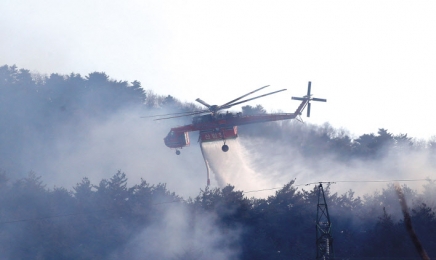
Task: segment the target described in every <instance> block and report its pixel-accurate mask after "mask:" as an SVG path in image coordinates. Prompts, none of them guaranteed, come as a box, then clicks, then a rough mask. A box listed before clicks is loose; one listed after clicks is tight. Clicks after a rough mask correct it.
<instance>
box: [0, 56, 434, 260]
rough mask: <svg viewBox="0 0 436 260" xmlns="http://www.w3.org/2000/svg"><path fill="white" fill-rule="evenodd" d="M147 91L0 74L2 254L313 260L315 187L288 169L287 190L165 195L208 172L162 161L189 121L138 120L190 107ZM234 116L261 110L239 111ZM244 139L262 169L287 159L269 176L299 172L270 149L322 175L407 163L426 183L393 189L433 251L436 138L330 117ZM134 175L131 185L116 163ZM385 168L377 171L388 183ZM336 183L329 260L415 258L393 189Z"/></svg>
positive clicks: (188, 162)
mask: <svg viewBox="0 0 436 260" xmlns="http://www.w3.org/2000/svg"><path fill="white" fill-rule="evenodd" d="M144 87H145V88H146V89H147V86H141V84H140V82H137V81H133V82H130V83H129V82H126V81H117V80H114V79H111V78H110V77H109V76H108V75H106V74H105V73H101V72H93V73H90V74H89V75H87V76H82V75H78V74H74V73H72V74H70V75H58V74H51V75H41V74H37V73H30V72H29V71H28V70H25V69H18V68H17V67H16V66H7V65H4V66H2V67H0V258H2V259H314V258H315V255H316V248H315V217H316V206H317V190H316V188H313V187H316V186H315V185H314V184H312V185H311V186H302V185H300V184H301V182H298V181H299V180H298V179H297V180H296V181H295V180H293V179H294V178H292V177H290V176H291V175H289V176H288V175H286V176H284V177H283V178H287V179H288V180H287V181H286V183H287V184H286V185H284V186H283V187H281V188H279V189H277V190H276V192H275V193H274V194H273V195H271V196H269V197H265V198H262V197H261V196H257V193H256V192H249V191H242V190H238V189H237V188H235V187H234V186H232V183H230V185H228V186H226V187H222V188H214V187H212V188H203V187H204V186H199V185H197V189H196V190H195V191H194V193H195V195H193V196H191V197H189V196H186V193H185V194H183V195H181V194H178V193H177V192H175V191H174V190H173V189H177V190H184V188H183V187H184V186H186V187H187V188H186V189H187V190H190V192H191V193H188V194H192V186H189V185H192V184H189V183H192V182H194V181H195V180H196V179H195V178H196V177H194V176H196V175H197V173H198V175H200V171H201V175H203V171H204V169H203V168H196V167H197V166H192V165H195V163H194V161H195V160H197V159H198V157H195V156H197V155H198V153H199V152H198V151H197V150H198V149H196V147H193V148H190V149H191V150H192V151H187V152H185V151H184V153H183V156H180V157H176V159H171V160H170V159H168V157H167V154H166V147H164V144H163V142H162V139H161V138H163V136H164V135H165V134H166V132H164V131H168V130H169V127H168V126H171V124H182V123H186V122H189V118H185V119H183V118H182V119H178V120H176V121H174V122H172V123H171V124H169V125H168V124H165V123H162V124H160V125H158V124H156V125H154V124H153V125H152V124H150V123H144V125H141V124H140V123H139V122H141V121H139V120H142V119H140V116H141V115H149V114H159V113H167V112H176V111H189V110H193V109H195V108H196V106H195V105H194V104H190V103H182V102H180V101H178V100H177V99H176V98H174V97H172V96H170V95H168V96H159V95H156V94H154V93H153V91H150V90H147V91H144ZM242 112H243V113H245V114H250V113H265V112H266V111H265V110H264V109H263V107H262V106H260V105H257V106H250V105H248V106H244V107H242ZM126 118H127V119H126ZM135 124H136V125H135ZM150 126H152V128H151V127H150ZM135 129H140V130H135ZM240 137H241V138H244V137H245V138H246V137H250V139H252V140H254V141H253V143H251V144H250V143H248V144H246V146H247V147H250V145H251V146H253V147H254V146H256V147H259V144H262V147H263V149H264V150H263V151H262V149H257V152H256V153H253V157H254V162H253V165H254V167H258V168H259V167H261V166H264V167H265V171H266V172H268V173H269V172H271V169H272V168H268V167H273V166H274V165H278V164H280V163H282V162H284V161H286V162H287V163H288V164H285V163H284V164H283V165H281V166H280V167H279V166H277V167H276V168H274V170H277V171H282V170H284V169H286V170H287V171H291V172H292V171H295V169H294V168H292V167H291V166H290V164H295V162H294V161H290V160H289V157H285V156H283V157H280V156H278V155H276V154H275V153H274V151H276V152H278V151H280V153H283V152H282V150H281V149H285V150H284V151H287V152H290V153H292V154H293V155H294V156H298V158H303V160H307V161H308V162H309V161H310V162H311V165H308V164H307V165H306V166H307V167H311V171H315V172H316V173H317V171H319V174H321V172H322V171H326V170H327V169H325V166H326V165H329V167H330V166H331V165H333V164H335V165H344V167H345V166H346V167H349V168H353V167H355V166H356V165H359V167H363V166H368V167H372V168H373V169H375V171H376V169H377V167H385V165H387V164H393V165H394V166H395V167H396V169H398V171H401V170H402V169H401V168H403V166H404V165H408V166H410V167H411V169H412V170H411V172H412V173H410V171H407V174H409V175H403V176H408V179H412V180H413V179H421V178H422V177H421V175H423V177H424V178H428V180H427V181H420V182H418V187H419V188H418V189H415V188H411V187H410V186H409V183H408V182H403V183H405V184H403V185H402V190H403V192H404V194H405V196H406V200H407V203H408V207H409V212H410V214H411V219H412V223H413V226H414V228H415V231H416V234H417V235H418V237H419V239H420V241H421V243H422V245H423V247H424V248H425V250H426V251H427V253H428V254H429V256H430V257H433V258H434V257H436V238H435V237H436V216H435V210H436V204H435V198H436V182H435V181H434V179H436V178H435V175H434V167H435V165H434V161H435V160H434V159H435V156H436V140H433V139H431V140H416V139H414V138H413V137H409V136H408V135H407V133H404V134H392V133H390V132H389V130H388V129H383V128H380V129H379V130H378V132H377V133H368V134H364V135H361V136H357V137H355V136H353V135H352V134H350V133H348V132H347V131H346V130H343V129H335V128H334V127H333V126H330V125H329V124H327V123H326V124H324V125H320V126H318V125H310V124H301V123H294V122H291V123H290V122H280V123H267V124H258V125H255V126H253V127H248V126H244V127H241V128H240ZM144 140H145V141H144ZM277 144H280V147H278V145H277ZM268 145H271V146H273V148H268ZM138 147H139V148H138ZM164 149H165V150H164ZM273 150H274V151H273ZM266 151H268V152H266ZM270 151H271V152H270ZM262 152H263V153H264V154H261V153H262ZM164 153H165V154H164ZM265 153H271V154H270V155H267V154H265ZM171 154H172V153H171ZM259 154H261V155H262V157H265V158H268V160H269V161H267V162H265V161H263V160H262V158H258V157H256V156H257V155H259ZM268 156H275V160H274V161H272V160H271V157H268ZM393 158H394V159H393ZM391 160H393V161H391ZM169 162H174V165H171V163H169ZM305 162H306V161H305ZM326 162H328V163H327V164H326ZM415 162H420V163H422V164H418V163H416V164H415ZM266 164H269V165H266ZM362 165H363V166H362ZM413 165H415V166H416V165H418V166H420V165H425V169H421V168H420V167H418V166H416V167H414V168H413V167H412V166H413ZM140 167H143V168H141V171H140V172H141V173H139V174H138V173H135V178H129V182H128V180H127V177H126V174H124V172H126V173H127V175H128V176H130V175H129V174H130V173H129V172H128V171H126V170H125V169H128V170H129V171H133V170H132V169H136V168H140ZM299 167H301V166H299ZM349 168H347V169H349ZM119 169H121V170H119ZM387 169H388V168H387V167H386V168H383V169H380V172H377V171H376V174H379V176H383V177H385V176H386V175H384V174H385V171H387ZM389 169H390V168H389ZM48 172H49V173H48ZM114 173H115V174H114ZM188 174H190V175H188ZM404 174H406V171H405V173H404ZM41 176H42V177H41ZM187 176H189V177H187ZM392 176H393V175H392ZM418 176H419V177H418ZM351 177H354V178H355V177H356V176H351ZM361 177H362V178H360V179H362V180H363V179H364V177H365V176H361ZM371 177H373V176H371ZM159 178H160V179H159ZM132 179H133V181H132ZM150 179H152V180H151V181H150ZM385 179H392V178H389V177H388V178H386V177H385ZM371 180H374V179H371ZM316 181H321V180H316ZM47 183H49V185H48V184H47ZM332 185H335V184H330V185H329V184H325V186H324V187H325V188H326V196H327V203H328V205H329V212H330V215H331V219H332V223H333V229H332V232H333V238H334V242H333V243H334V249H335V256H336V257H337V258H338V259H402V258H404V259H406V258H407V259H419V255H418V253H417V252H416V250H415V249H414V246H413V243H412V241H411V240H410V238H409V236H408V233H407V231H406V229H405V225H404V220H403V216H402V214H401V207H400V204H399V203H398V197H397V195H396V193H395V187H394V185H393V184H392V183H385V186H384V188H383V189H382V190H378V191H376V190H367V191H366V195H356V194H355V193H354V191H353V190H349V191H348V192H333V191H332V189H331V188H332ZM362 185H363V183H362ZM169 186H171V187H174V188H173V189H170V188H168V187H169ZM304 187H306V189H303V188H304ZM307 187H310V188H307ZM265 188H272V187H265Z"/></svg>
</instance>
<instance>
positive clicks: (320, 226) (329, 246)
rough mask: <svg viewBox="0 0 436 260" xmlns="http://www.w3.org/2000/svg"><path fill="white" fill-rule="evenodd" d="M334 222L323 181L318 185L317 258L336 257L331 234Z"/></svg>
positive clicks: (324, 259)
mask: <svg viewBox="0 0 436 260" xmlns="http://www.w3.org/2000/svg"><path fill="white" fill-rule="evenodd" d="M331 227H332V223H331V222H330V216H329V211H328V208H327V202H326V200H325V196H324V189H323V187H322V183H321V182H320V183H319V186H318V205H317V212H316V259H323V260H326V259H334V257H335V255H334V253H333V237H332V235H331Z"/></svg>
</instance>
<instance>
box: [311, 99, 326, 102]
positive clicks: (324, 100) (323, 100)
mask: <svg viewBox="0 0 436 260" xmlns="http://www.w3.org/2000/svg"><path fill="white" fill-rule="evenodd" d="M312 100H313V101H321V102H327V99H324V98H312Z"/></svg>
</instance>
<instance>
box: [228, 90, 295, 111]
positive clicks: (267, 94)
mask: <svg viewBox="0 0 436 260" xmlns="http://www.w3.org/2000/svg"><path fill="white" fill-rule="evenodd" d="M285 90H286V89H285V88H284V89H281V90H277V91H274V92H270V93H266V94H263V95H260V96H257V97H254V98H250V99H246V100H242V101H239V102H236V103H233V104H230V105H227V106H220V109H224V108H230V107H232V106H236V105H239V104H242V103H245V102H248V101H251V100H254V99H258V98H261V97H265V96H269V95H272V94H275V93H278V92H282V91H285Z"/></svg>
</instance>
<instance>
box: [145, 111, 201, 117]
mask: <svg viewBox="0 0 436 260" xmlns="http://www.w3.org/2000/svg"><path fill="white" fill-rule="evenodd" d="M203 111H206V112H207V111H209V110H200V111H187V112H177V113H169V114H162V115H152V116H141V118H150V117H160V116H172V115H182V114H191V113H196V112H203Z"/></svg>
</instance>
